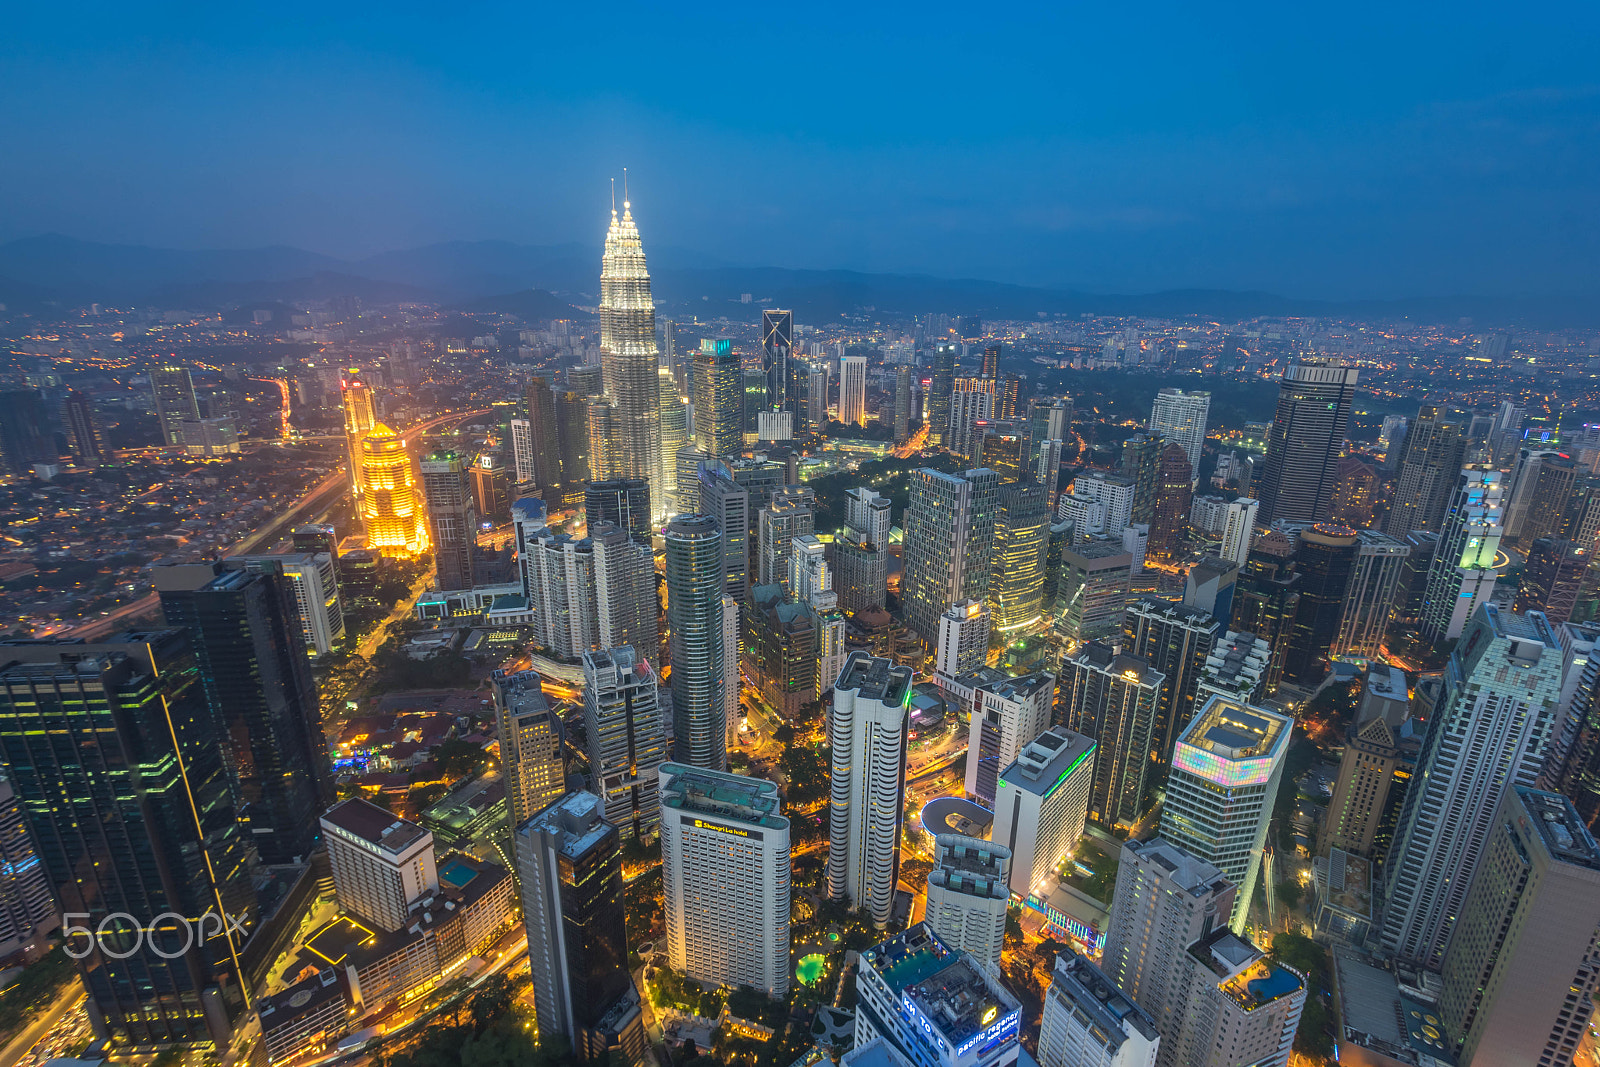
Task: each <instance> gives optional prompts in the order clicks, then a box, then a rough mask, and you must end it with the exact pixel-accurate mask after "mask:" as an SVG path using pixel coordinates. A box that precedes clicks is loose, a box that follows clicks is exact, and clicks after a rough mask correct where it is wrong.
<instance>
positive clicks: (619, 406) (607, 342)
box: [591, 200, 667, 518]
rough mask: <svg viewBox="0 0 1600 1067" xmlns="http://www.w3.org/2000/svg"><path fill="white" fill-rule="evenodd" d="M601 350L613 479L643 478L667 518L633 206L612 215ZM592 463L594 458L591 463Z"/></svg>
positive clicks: (649, 313) (649, 323)
mask: <svg viewBox="0 0 1600 1067" xmlns="http://www.w3.org/2000/svg"><path fill="white" fill-rule="evenodd" d="M600 351H601V353H602V358H601V367H602V368H603V370H604V374H605V389H606V399H608V400H610V401H611V404H612V409H611V413H610V415H611V417H610V426H609V428H608V440H609V442H610V445H611V447H610V449H609V455H608V460H609V465H608V467H607V470H606V473H605V476H606V477H609V478H642V479H644V480H645V481H647V482H649V483H650V488H651V492H650V499H651V501H652V502H653V504H654V506H655V508H656V509H657V511H656V514H655V515H652V516H651V517H652V518H658V517H660V516H661V515H663V514H665V509H666V499H667V498H666V494H665V493H663V492H662V491H661V486H662V476H661V463H662V458H661V387H660V385H659V383H658V381H657V378H656V367H657V364H658V363H659V359H658V357H657V353H656V308H655V303H654V301H652V299H651V297H650V272H649V271H648V270H647V269H646V268H645V262H644V247H643V245H641V244H640V242H639V228H638V227H637V226H636V225H634V221H633V212H632V205H630V204H629V202H628V201H626V200H624V201H623V202H622V218H621V219H618V218H617V214H616V210H615V209H613V210H612V213H611V229H610V230H609V231H608V232H607V233H606V247H605V254H604V256H603V258H602V260H601V269H600ZM591 461H592V459H591Z"/></svg>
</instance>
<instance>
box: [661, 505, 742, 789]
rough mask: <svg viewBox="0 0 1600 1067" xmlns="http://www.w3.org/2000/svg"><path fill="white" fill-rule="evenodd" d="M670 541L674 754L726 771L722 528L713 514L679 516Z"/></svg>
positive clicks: (694, 763)
mask: <svg viewBox="0 0 1600 1067" xmlns="http://www.w3.org/2000/svg"><path fill="white" fill-rule="evenodd" d="M666 540H667V625H668V627H669V628H670V630H671V633H672V642H671V653H672V717H673V724H674V728H673V758H674V759H676V760H677V761H678V762H679V763H687V764H689V765H690V766H692V767H706V768H709V769H711V770H714V771H720V770H725V769H726V768H727V762H728V745H727V731H726V719H725V715H726V712H725V709H724V707H723V698H724V693H723V677H722V672H723V670H724V669H725V667H726V666H727V660H726V659H725V656H724V650H723V647H722V645H723V642H722V591H723V565H724V562H723V554H722V531H721V529H720V528H719V527H718V524H717V522H716V520H715V519H713V518H712V517H711V516H710V515H680V516H678V517H677V518H676V519H674V520H672V522H670V523H668V524H667V534H666Z"/></svg>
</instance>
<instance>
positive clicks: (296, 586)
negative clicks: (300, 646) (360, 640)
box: [228, 552, 344, 659]
mask: <svg viewBox="0 0 1600 1067" xmlns="http://www.w3.org/2000/svg"><path fill="white" fill-rule="evenodd" d="M228 562H229V563H242V564H244V566H245V567H246V568H247V569H249V570H256V569H258V568H260V567H262V566H266V567H268V568H270V569H271V570H273V571H276V572H278V573H281V574H282V575H283V576H284V577H285V578H286V579H288V581H289V588H290V589H292V590H293V591H294V600H295V608H296V610H297V612H298V617H299V622H300V631H301V633H302V634H303V635H304V637H305V640H306V654H307V655H309V656H310V657H311V658H312V659H317V658H318V657H320V656H324V655H327V653H328V652H329V651H331V650H332V648H333V643H334V642H335V641H338V640H340V639H341V638H343V637H344V605H343V604H342V603H340V600H339V582H338V579H337V577H336V576H335V574H334V560H333V555H332V554H331V553H328V552H290V553H285V554H284V555H281V556H231V557H229V559H228Z"/></svg>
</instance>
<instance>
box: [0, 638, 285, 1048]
mask: <svg viewBox="0 0 1600 1067" xmlns="http://www.w3.org/2000/svg"><path fill="white" fill-rule="evenodd" d="M221 740H222V739H221V737H220V736H219V732H218V730H217V723H216V721H215V719H214V718H213V716H212V715H211V714H210V712H209V711H208V709H207V707H206V701H205V698H204V696H203V694H202V691H201V681H200V677H199V671H198V670H197V668H196V664H195V660H194V656H193V654H192V652H191V650H190V647H189V642H188V640H187V638H186V637H185V635H184V633H183V632H182V631H181V630H162V631H157V632H153V633H128V634H122V635H120V636H119V637H116V638H114V639H112V640H110V641H106V642H104V643H99V644H84V643H78V642H74V641H8V642H0V761H3V763H4V764H5V769H6V774H7V775H8V776H9V777H10V779H11V783H12V786H13V787H14V788H15V789H16V794H17V799H18V801H19V803H20V804H21V805H22V810H23V813H24V815H25V816H26V818H27V820H28V824H29V827H30V828H31V829H32V831H33V836H34V840H35V842H36V843H37V846H38V850H39V858H40V860H41V861H42V862H43V864H44V867H45V870H46V872H47V874H48V876H49V879H50V884H51V888H52V890H53V892H54V894H55V898H56V902H57V903H58V904H59V905H60V906H61V910H62V911H63V912H64V913H66V914H67V915H68V922H69V924H70V925H72V926H73V927H76V928H81V927H88V928H90V929H96V930H103V933H101V934H100V936H99V937H98V939H97V943H96V946H95V947H94V949H93V950H92V951H91V952H90V953H89V954H88V955H87V956H86V957H84V959H82V960H81V961H79V964H78V966H79V970H80V973H81V975H82V977H83V983H84V987H85V989H86V990H87V991H88V995H89V1005H88V1010H89V1018H90V1021H91V1023H92V1024H93V1025H94V1026H95V1029H96V1032H97V1033H99V1034H101V1035H102V1036H104V1037H105V1038H107V1039H109V1040H110V1041H111V1042H112V1044H113V1046H114V1047H118V1048H127V1047H128V1046H131V1045H135V1044H152V1043H155V1044H165V1043H168V1042H183V1043H195V1042H206V1041H213V1042H216V1044H217V1045H218V1046H219V1047H221V1046H224V1045H226V1043H227V1041H228V1038H229V1030H230V1026H231V1022H232V1020H234V1019H236V1018H238V1017H239V1015H240V1014H242V1012H243V1011H244V1010H245V1009H246V1008H247V1006H248V1004H247V994H246V992H245V990H244V989H243V987H242V985H241V983H240V981H239V978H238V975H239V953H240V952H241V951H242V950H243V948H244V943H245V941H246V939H247V938H248V936H249V933H250V931H251V930H253V929H254V928H255V925H256V906H255V895H254V893H253V892H252V889H251V885H250V873H249V869H248V866H247V855H246V854H247V851H248V850H247V848H246V846H245V843H244V841H242V840H241V838H240V833H239V826H238V823H237V821H236V820H235V818H234V808H233V799H232V795H231V793H230V790H229V787H228V774H227V769H226V767H225V764H224V761H223V746H222V744H221ZM224 913H225V914H226V915H227V916H230V917H231V918H232V920H233V922H217V921H215V920H207V921H206V922H205V925H204V928H203V929H201V928H200V927H199V925H198V923H196V922H195V921H194V920H197V919H198V918H199V917H200V916H204V915H207V914H209V915H213V916H216V915H219V914H224ZM235 923H236V924H237V926H235ZM134 927H138V928H141V929H143V930H144V931H145V933H144V936H143V937H142V938H141V937H140V936H139V935H138V932H137V931H136V930H135V929H134ZM202 934H203V935H205V936H204V937H202V936H200V935H202ZM72 943H73V944H74V945H85V946H86V945H87V935H83V934H77V935H73V937H72ZM157 949H159V952H158V951H155V950H157ZM124 953H127V956H126V958H122V959H118V958H116V956H121V955H122V954H124ZM113 954H115V955H113ZM165 956H171V957H172V958H170V959H167V958H164V957H165Z"/></svg>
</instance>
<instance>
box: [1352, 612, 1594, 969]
mask: <svg viewBox="0 0 1600 1067" xmlns="http://www.w3.org/2000/svg"><path fill="white" fill-rule="evenodd" d="M1561 665H1562V652H1561V645H1560V641H1559V639H1558V638H1557V636H1556V633H1555V631H1554V630H1553V629H1552V628H1551V626H1550V624H1549V622H1548V621H1547V620H1546V619H1545V617H1544V616H1543V615H1541V614H1539V613H1538V612H1531V613H1529V614H1527V615H1514V614H1512V613H1511V612H1502V611H1498V610H1496V609H1495V606H1494V605H1493V604H1485V605H1484V606H1483V607H1482V608H1481V609H1479V611H1478V614H1477V615H1476V616H1475V617H1474V618H1473V620H1472V622H1471V623H1470V624H1469V625H1468V626H1467V629H1466V630H1465V631H1464V632H1463V633H1462V635H1461V640H1460V642H1459V643H1458V644H1457V645H1456V649H1455V653H1454V655H1452V656H1451V657H1450V663H1449V665H1448V666H1447V667H1446V668H1445V675H1444V691H1443V692H1442V693H1441V694H1440V696H1439V700H1438V702H1437V704H1436V706H1435V708H1434V710H1433V713H1432V714H1431V715H1429V716H1428V733H1427V736H1426V738H1425V739H1424V740H1423V743H1422V753H1421V755H1420V756H1418V757H1417V770H1416V774H1415V775H1414V776H1413V778H1412V785H1411V787H1410V788H1409V789H1408V790H1407V791H1406V799H1405V806H1404V807H1403V808H1402V809H1401V811H1400V824H1399V826H1398V828H1397V829H1396V830H1395V835H1394V844H1393V845H1392V846H1391V847H1390V849H1389V858H1388V861H1387V863H1386V864H1385V871H1386V881H1387V883H1388V886H1387V889H1388V898H1387V900H1386V902H1385V904H1384V912H1383V933H1382V935H1381V937H1382V940H1381V944H1382V945H1383V947H1384V948H1385V949H1387V950H1388V951H1389V952H1391V953H1393V954H1394V955H1395V956H1396V957H1397V958H1399V959H1401V960H1405V961H1407V962H1411V963H1415V964H1417V965H1419V966H1423V967H1428V968H1430V969H1437V968H1438V967H1439V966H1440V964H1441V963H1442V962H1443V960H1444V955H1445V949H1446V946H1447V945H1448V944H1449V942H1450V936H1451V932H1452V931H1453V930H1454V929H1455V927H1456V920H1457V917H1458V916H1460V915H1461V914H1462V905H1463V903H1464V902H1465V900H1466V896H1467V889H1468V888H1469V886H1470V884H1471V881H1472V874H1473V871H1474V870H1476V869H1477V868H1478V864H1479V858H1480V856H1481V854H1482V851H1483V848H1484V845H1485V843H1486V842H1487V841H1488V839H1489V837H1490V836H1491V834H1492V832H1493V830H1494V818H1495V809H1496V808H1497V807H1498V805H1499V803H1500V798H1501V796H1502V794H1504V792H1505V791H1506V789H1507V788H1509V787H1512V786H1519V785H1520V786H1530V785H1533V784H1534V783H1535V781H1536V779H1537V777H1538V775H1539V773H1540V771H1541V769H1542V768H1543V766H1544V762H1545V757H1546V756H1547V755H1548V753H1549V751H1550V747H1551V742H1552V741H1553V740H1554V739H1555V737H1556V734H1557V732H1558V723H1559V720H1560V719H1561V717H1562V716H1563V714H1564V709H1563V708H1562V707H1561V701H1560V696H1561V689H1562V685H1561V681H1562V678H1561V673H1562V672H1561ZM1585 936H1589V935H1588V933H1587V932H1586V933H1585Z"/></svg>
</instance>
